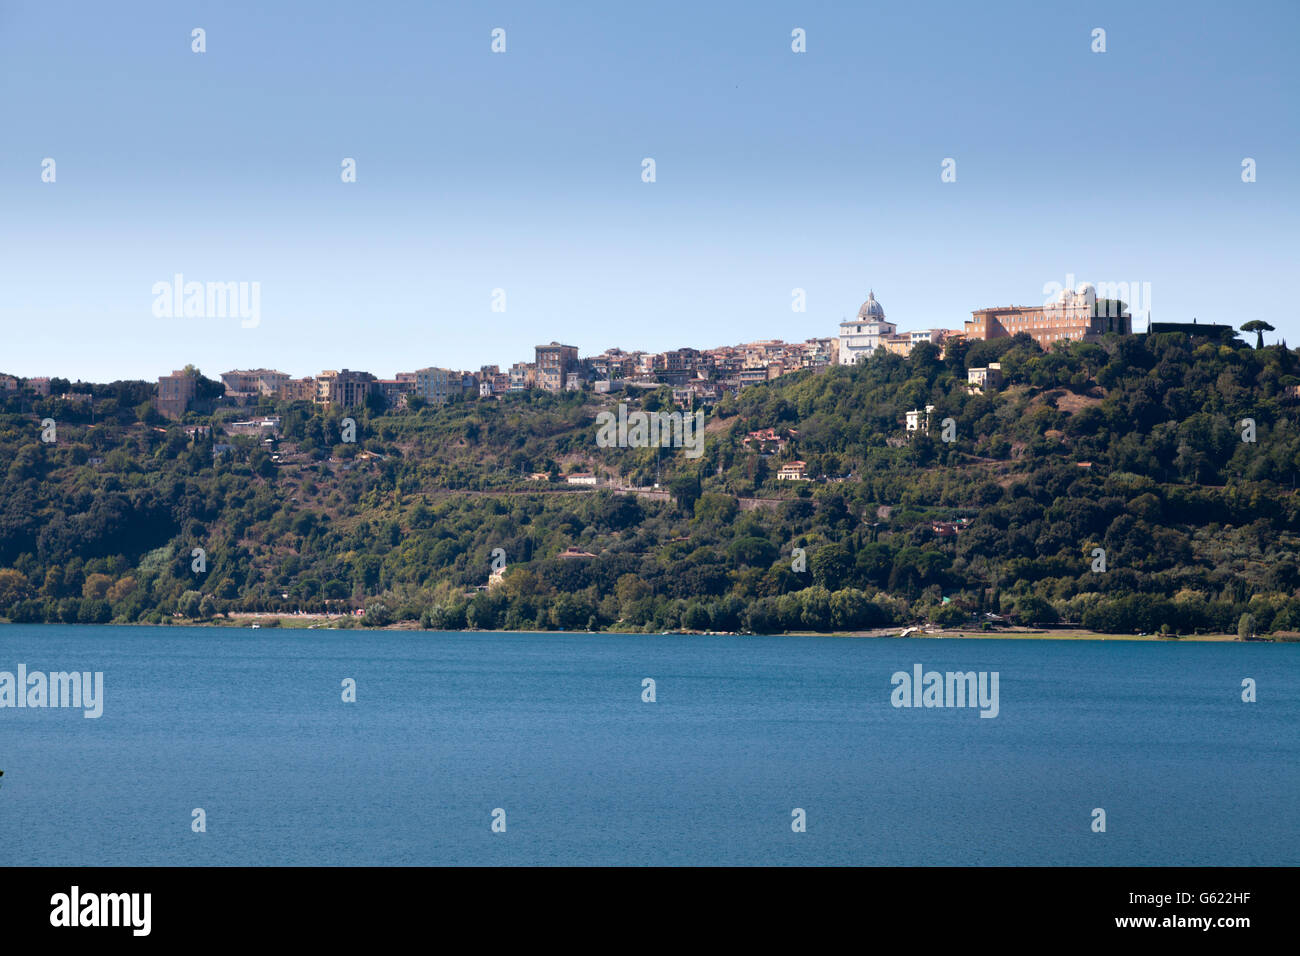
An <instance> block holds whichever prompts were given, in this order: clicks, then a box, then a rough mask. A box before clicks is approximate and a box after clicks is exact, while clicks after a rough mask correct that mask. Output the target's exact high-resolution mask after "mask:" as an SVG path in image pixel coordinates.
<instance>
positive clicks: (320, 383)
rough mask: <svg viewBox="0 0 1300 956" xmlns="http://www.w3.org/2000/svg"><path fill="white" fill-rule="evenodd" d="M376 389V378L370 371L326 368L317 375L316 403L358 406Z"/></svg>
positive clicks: (343, 406)
mask: <svg viewBox="0 0 1300 956" xmlns="http://www.w3.org/2000/svg"><path fill="white" fill-rule="evenodd" d="M375 390H376V379H375V377H374V376H373V375H371V374H370V373H369V372H353V371H351V370H349V369H346V368H345V369H342V370H334V369H326V370H325V371H323V372H321V373H320V375H318V376H317V377H316V404H318V405H329V406H338V407H340V408H357V407H359V406H361V405H364V404H365V403H366V397H367V396H369V395H370V394H371V393H372V392H374V391H375Z"/></svg>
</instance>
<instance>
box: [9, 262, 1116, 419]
mask: <svg viewBox="0 0 1300 956" xmlns="http://www.w3.org/2000/svg"><path fill="white" fill-rule="evenodd" d="M1102 301H1103V302H1105V303H1109V302H1110V300H1102ZM1098 306H1099V300H1098V299H1097V294H1096V290H1095V289H1094V288H1093V287H1092V286H1091V285H1089V284H1087V283H1084V284H1083V285H1081V286H1079V288H1078V289H1077V290H1070V289H1065V290H1063V291H1062V292H1061V294H1060V295H1059V296H1057V297H1056V298H1055V299H1054V300H1053V301H1051V302H1048V303H1046V304H1045V305H1043V306H1038V307H1034V306H1005V307H997V308H989V309H978V310H975V311H974V312H972V318H971V319H970V320H967V321H966V323H965V327H964V329H961V330H957V329H942V328H929V329H916V330H911V331H904V332H899V331H898V327H897V326H896V325H895V324H894V323H892V322H890V321H888V320H887V319H886V318H885V310H884V307H883V306H882V305H881V304H880V303H879V302H878V301H877V300H876V296H875V292H874V291H872V292H871V293H870V294H869V295H868V296H867V301H866V302H864V303H863V304H862V307H861V308H860V309H859V310H858V314H857V317H856V318H855V319H851V320H850V319H846V320H844V321H843V322H841V323H840V329H839V334H838V336H830V337H826V338H811V339H807V340H805V341H803V342H797V343H789V342H784V341H781V340H780V339H766V340H762V341H757V342H746V343H742V344H740V345H729V346H722V347H719V348H713V349H703V350H701V349H694V348H680V349H671V350H669V351H667V352H643V351H634V352H624V351H623V350H622V349H617V348H612V349H608V350H606V351H604V352H602V353H601V354H599V355H593V356H588V357H580V356H579V355H578V349H577V347H576V346H573V345H565V344H563V343H561V342H550V343H548V344H546V345H538V346H536V347H535V349H534V350H533V353H534V354H533V361H531V362H516V363H515V364H514V365H511V366H510V367H509V368H507V369H502V368H501V367H500V366H497V365H484V366H482V367H480V368H479V370H478V371H476V372H471V371H465V370H456V369H449V368H437V367H429V368H421V369H416V370H415V371H411V372H398V373H397V374H396V375H395V376H394V377H393V378H378V377H377V376H375V375H373V374H372V373H370V372H365V371H356V370H351V369H346V368H345V369H327V370H325V371H323V372H321V373H320V374H319V375H315V376H307V377H304V378H293V377H292V376H290V375H289V374H288V373H285V372H281V371H278V370H276V369H266V368H258V369H235V370H232V371H229V372H224V373H222V375H221V381H222V384H223V385H224V386H225V399H226V400H227V401H231V402H234V403H236V404H245V403H249V402H255V401H257V400H259V399H262V398H272V399H275V400H279V401H305V402H312V403H314V404H316V405H321V406H340V407H357V406H361V405H365V404H367V403H369V402H371V401H375V402H378V403H381V404H382V405H384V406H386V407H394V408H400V407H403V406H405V405H407V404H409V403H410V401H411V399H413V398H418V399H420V400H422V401H423V402H424V403H425V404H432V405H441V404H445V403H446V402H448V401H451V400H453V399H455V398H458V397H464V396H476V397H479V398H501V397H503V396H505V395H507V394H509V393H511V392H521V391H525V390H528V389H540V390H542V391H548V392H563V391H573V390H582V389H590V390H591V391H593V392H595V393H598V394H599V393H607V392H612V391H619V390H624V389H626V390H636V389H653V388H659V387H661V386H664V385H667V386H669V387H671V388H672V395H673V401H674V402H675V403H677V404H679V405H683V406H685V407H688V408H694V407H696V406H697V405H708V404H711V403H713V402H716V401H717V400H718V399H719V398H721V397H722V395H723V394H725V393H727V392H732V393H735V392H738V391H739V390H740V389H742V388H744V387H745V386H747V385H753V384H756V383H759V382H766V381H770V380H772V379H776V378H780V377H781V376H782V375H786V374H789V373H791V372H797V371H801V370H805V369H814V370H816V369H824V368H827V367H828V366H831V365H854V364H857V363H859V362H861V361H863V360H865V359H866V358H867V357H868V356H870V355H872V354H874V353H876V352H878V351H884V352H891V353H896V354H900V355H907V354H909V353H910V352H911V351H912V349H914V348H915V347H916V346H918V345H920V344H923V343H929V344H933V345H936V346H939V347H940V348H942V349H944V350H946V349H947V348H948V347H950V346H951V345H952V344H953V343H956V342H962V341H968V340H975V339H991V338H1000V337H1005V336H1009V335H1015V334H1018V333H1021V332H1024V333H1027V334H1029V335H1030V336H1031V337H1033V338H1034V339H1035V341H1038V342H1039V344H1041V345H1043V346H1044V347H1049V346H1051V345H1052V344H1054V343H1056V342H1058V341H1061V340H1068V339H1091V338H1095V337H1097V336H1100V335H1103V334H1106V333H1108V332H1119V333H1123V334H1127V333H1130V332H1131V330H1132V326H1131V320H1130V318H1129V316H1128V314H1127V313H1125V314H1123V315H1118V316H1117V315H1109V314H1105V313H1104V312H1102V311H1101V310H1099V308H1098ZM1001 378H1002V376H1001V369H1000V368H999V367H998V366H997V365H996V364H994V365H990V366H988V367H987V368H978V369H970V370H969V378H968V386H969V388H970V389H971V390H972V391H973V392H974V391H981V392H982V391H984V390H986V389H994V388H997V387H998V386H999V385H1000V384H1001ZM196 385H197V381H196V378H195V377H194V376H193V375H192V374H190V373H189V372H188V371H187V370H182V371H173V372H172V373H171V374H170V375H163V376H160V377H159V379H158V393H157V398H156V399H155V402H156V406H157V408H158V411H159V412H160V413H162V414H163V415H165V416H167V417H169V418H173V419H177V418H180V417H181V416H183V415H184V414H185V412H186V411H187V410H188V409H189V408H190V407H191V406H192V405H193V403H194V401H195V392H196ZM19 389H26V390H28V391H30V392H32V393H34V394H35V395H37V396H41V397H47V396H49V394H50V379H49V378H30V379H25V380H20V379H17V378H14V377H13V376H9V375H0V394H3V393H4V392H6V391H7V392H14V391H17V390H19ZM62 397H63V398H65V399H69V400H73V401H89V400H90V395H88V394H84V393H69V394H65V395H63V396H62ZM909 414H910V413H909ZM917 414H918V415H919V414H920V412H918V413H917ZM917 427H919V425H918V426H917ZM909 430H916V428H914V427H913V426H912V425H910V424H909Z"/></svg>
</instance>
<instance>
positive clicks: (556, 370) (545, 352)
mask: <svg viewBox="0 0 1300 956" xmlns="http://www.w3.org/2000/svg"><path fill="white" fill-rule="evenodd" d="M534 351H535V353H536V361H535V367H536V369H537V386H538V387H539V388H542V389H545V390H546V391H548V392H560V391H563V390H564V383H565V381H566V379H565V376H566V375H567V374H568V373H569V372H572V371H575V370H576V369H577V367H578V348H577V346H575V345H561V344H560V343H559V342H552V343H551V344H550V345H539V346H537V347H536V348H535V350H534Z"/></svg>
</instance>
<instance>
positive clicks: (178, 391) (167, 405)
mask: <svg viewBox="0 0 1300 956" xmlns="http://www.w3.org/2000/svg"><path fill="white" fill-rule="evenodd" d="M194 385H195V382H194V376H193V375H190V374H189V373H188V372H185V371H183V370H182V371H176V372H172V373H171V374H170V375H160V376H158V398H157V401H155V403H154V404H155V406H156V407H157V409H158V412H159V414H161V415H165V416H167V417H168V418H180V417H181V416H182V415H184V414H185V411H186V409H188V408H189V407H190V402H192V401H194V392H195V388H194Z"/></svg>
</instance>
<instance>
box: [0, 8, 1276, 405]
mask: <svg viewBox="0 0 1300 956" xmlns="http://www.w3.org/2000/svg"><path fill="white" fill-rule="evenodd" d="M194 27H202V28H204V29H205V30H206V31H207V52H206V53H204V54H195V53H192V52H191V51H190V42H191V41H190V31H191V29H192V28H194ZM494 27H502V28H504V29H505V30H506V31H507V34H506V37H507V52H506V53H505V54H499V55H494V54H492V53H491V52H490V42H491V37H490V33H491V30H492V29H493V28H494ZM795 27H802V28H804V29H805V30H806V31H807V46H808V51H807V53H805V54H794V53H792V52H791V49H790V42H791V41H790V32H791V30H792V29H793V28H795ZM1095 27H1102V28H1104V29H1105V30H1106V43H1107V52H1106V53H1104V54H1097V53H1093V52H1091V49H1090V46H1091V42H1092V41H1091V31H1092V30H1093V28H1095ZM1298 38H1300V4H1298V3H1296V2H1294V0H1284V2H1261V3H1253V4H1250V5H1248V6H1245V7H1241V6H1238V5H1232V4H1227V3H1218V4H1205V3H1196V2H1192V3H1186V2H1177V3H1172V2H1171V3H1134V2H1132V0H1127V2H1120V3H1069V4H1062V3H1043V2H1023V3H991V4H990V3H962V4H946V3H926V4H920V3H916V2H907V3H882V4H864V3H857V2H854V3H849V2H845V3H815V4H810V3H794V2H790V3H769V2H762V0H749V2H744V3H726V4H701V3H698V2H692V3H680V4H679V3H671V2H656V3H653V4H635V3H601V4H596V3H590V4H586V3H563V4H556V3H539V2H523V3H493V4H483V5H478V4H462V3H456V4H452V3H445V4H433V3H425V2H421V3H355V2H348V3H335V2H331V0H316V2H312V3H305V2H303V3H265V2H261V0H259V2H255V3H254V2H245V0H235V2H231V0H222V2H210V3H208V2H201V3H195V2H153V3H150V2H143V3H131V4H127V5H121V4H106V3H101V2H98V0H96V2H81V3H60V2H58V0H41V2H35V0H5V2H4V3H3V4H0V223H3V228H2V229H0V323H2V324H3V329H4V334H3V337H2V338H0V371H5V372H11V373H16V374H19V375H27V376H32V375H43V374H44V375H64V376H68V377H71V378H77V377H82V378H86V379H90V380H96V381H106V380H111V379H116V378H136V377H146V378H153V377H155V376H157V375H158V374H160V373H164V372H167V371H169V370H170V369H172V368H178V367H180V366H182V365H184V364H185V363H187V362H193V363H195V364H197V365H199V366H200V367H201V368H203V370H204V371H205V372H207V373H208V374H210V375H211V374H215V373H217V372H220V371H224V370H226V369H230V368H243V367H257V366H268V367H276V368H280V369H282V370H284V371H287V372H290V373H291V374H294V375H305V374H314V373H316V372H318V371H320V370H321V369H322V368H340V367H348V368H354V369H355V368H361V369H368V370H370V371H373V372H375V373H376V374H378V375H380V376H382V377H387V376H390V375H392V374H393V373H394V372H396V371H399V370H410V369H414V368H419V367H423V366H428V365H442V366H450V367H454V368H477V367H478V366H479V365H481V364H485V363H497V364H500V365H502V366H503V367H504V366H507V365H508V364H509V363H511V362H514V361H519V360H523V359H529V360H531V358H532V347H533V345H535V344H537V343H539V342H548V341H550V340H552V339H558V340H560V341H562V342H567V343H570V344H574V345H577V346H578V347H579V349H580V351H581V352H582V353H583V354H590V353H593V352H597V351H600V350H603V349H604V348H606V347H609V346H614V345H617V346H621V347H622V348H625V349H632V348H645V349H652V350H660V349H665V348H673V347H678V346H684V345H690V346H695V347H710V346H715V345H722V344H729V343H734V342H737V341H743V340H749V339H754V338H767V337H781V338H786V339H789V340H796V341H797V340H802V339H804V338H807V337H810V336H814V335H831V334H834V332H835V331H836V327H837V323H838V322H839V320H840V318H841V317H842V316H845V315H850V314H852V313H854V312H855V311H856V309H857V307H858V306H859V304H860V303H861V302H862V300H863V298H864V297H865V296H866V293H867V291H868V289H874V290H875V293H876V296H877V298H879V299H880V301H881V303H882V304H883V305H884V307H885V310H886V312H887V313H888V317H889V318H890V319H891V320H892V321H895V322H897V323H899V325H900V327H901V328H926V327H931V326H944V327H960V326H961V323H962V322H963V321H964V320H965V319H966V318H969V316H970V311H971V310H972V309H975V308H980V307H984V306H989V305H1004V304H1009V303H1025V304H1033V303H1037V302H1041V301H1042V298H1043V296H1042V289H1043V286H1044V284H1045V283H1049V282H1058V283H1059V282H1064V281H1065V280H1066V277H1067V275H1070V274H1073V275H1074V276H1075V277H1076V279H1078V280H1085V279H1086V280H1090V281H1093V282H1118V281H1129V282H1149V283H1150V284H1151V306H1152V309H1153V312H1154V315H1155V318H1156V319H1157V320H1165V321H1174V320H1190V319H1191V318H1192V317H1193V316H1196V317H1199V318H1200V320H1201V321H1229V322H1232V323H1234V324H1240V323H1241V322H1243V321H1246V320H1248V319H1252V318H1263V319H1266V320H1268V321H1270V322H1272V323H1273V324H1274V325H1276V326H1278V329H1279V332H1278V335H1285V336H1287V337H1288V338H1289V341H1290V344H1291V345H1300V318H1297V316H1296V314H1295V309H1294V301H1295V296H1294V292H1293V284H1294V282H1295V280H1296V276H1297V272H1298V271H1300V270H1298V269H1297V259H1298V255H1297V253H1298V252H1300V239H1298V238H1297V236H1298V235H1300V232H1298V227H1300V222H1298V221H1297V210H1298V209H1300V204H1298V203H1297V200H1298V199H1300V149H1298V147H1300V111H1298V110H1297V93H1298V92H1300V57H1297V56H1296V54H1295V50H1296V45H1297V39H1298ZM45 157H51V158H53V159H55V161H56V163H57V182H56V183H54V184H52V185H51V184H45V183H42V182H41V178H40V177H41V162H42V160H43V159H44V158H45ZM344 157H353V158H355V159H356V161H357V164H358V166H357V169H358V182H357V183H355V184H350V185H345V184H343V183H342V182H340V177H339V173H340V163H341V161H342V160H343V158H344ZM643 157H653V158H654V159H655V160H656V163H657V176H658V181H657V182H655V183H653V184H646V183H643V182H642V181H641V160H642V158H643ZM946 157H952V158H954V159H955V160H956V162H957V181H956V182H955V183H950V184H949V183H941V182H940V176H939V174H940V164H941V162H942V161H943V159H944V158H946ZM1244 157H1252V158H1254V159H1255V160H1256V162H1257V164H1258V172H1257V176H1258V181H1257V182H1255V183H1253V184H1244V183H1243V182H1242V181H1241V162H1242V159H1243V158H1244ZM177 272H180V273H183V274H184V275H185V276H186V278H187V279H188V280H200V281H257V282H260V283H261V290H262V293H261V295H262V304H261V313H262V314H261V322H260V325H259V326H258V327H257V328H250V329H246V328H241V327H240V324H239V322H238V320H234V319H215V318H204V319H197V318H191V319H184V318H171V319H160V318H155V317H154V315H153V313H152V304H153V296H152V293H151V289H152V286H153V284H154V283H155V282H158V281H162V280H170V279H171V277H172V275H173V274H174V273H177ZM795 287H799V288H803V289H806V290H807V311H806V312H804V313H795V312H793V311H792V310H791V307H790V302H791V289H792V288H795ZM494 288H503V289H505V290H506V295H507V311H506V312H505V313H504V314H498V313H493V312H492V311H491V310H490V305H491V293H492V290H493V289H494ZM1270 338H1271V337H1270Z"/></svg>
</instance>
